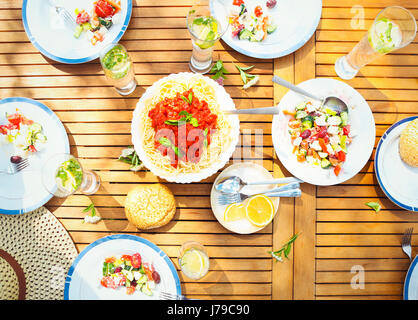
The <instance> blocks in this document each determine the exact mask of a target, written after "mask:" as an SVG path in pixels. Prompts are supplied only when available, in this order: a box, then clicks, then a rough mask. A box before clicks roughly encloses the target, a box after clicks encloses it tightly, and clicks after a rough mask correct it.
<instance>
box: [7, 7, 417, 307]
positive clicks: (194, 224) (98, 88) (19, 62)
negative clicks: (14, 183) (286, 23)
mask: <svg viewBox="0 0 418 320" xmlns="http://www.w3.org/2000/svg"><path fill="white" fill-rule="evenodd" d="M21 4H22V1H21V0H0V31H2V32H0V74H1V76H0V93H1V98H4V97H10V96H24V97H29V98H33V99H36V100H39V101H41V102H43V103H45V104H46V105H47V106H48V107H50V108H51V109H53V110H54V111H55V112H56V114H57V115H58V117H59V118H60V119H61V120H62V122H63V123H64V125H65V127H66V129H67V131H68V135H69V139H70V143H71V152H72V153H73V154H74V155H75V156H77V157H79V158H80V159H81V161H82V163H83V165H84V166H86V167H88V168H90V169H93V170H96V171H97V172H98V173H99V175H100V177H101V179H102V187H101V188H100V190H99V192H98V193H97V194H96V195H94V196H90V197H87V196H83V195H74V196H72V197H70V198H68V199H65V200H60V199H53V200H51V201H50V202H49V203H48V204H47V207H48V208H49V209H50V210H51V211H52V212H53V213H54V214H55V215H56V216H57V217H58V218H59V219H60V221H61V222H62V223H63V225H64V226H65V228H66V229H67V230H68V231H69V233H70V235H71V236H72V238H73V240H74V242H75V243H76V245H77V248H78V249H79V250H82V249H83V248H85V247H86V246H87V245H88V244H89V243H91V242H93V241H94V240H96V239H99V238H101V237H103V236H106V235H109V234H115V233H130V234H136V235H139V236H141V237H144V238H146V239H149V240H151V241H153V242H154V243H156V244H157V245H159V246H160V247H161V248H162V249H163V250H164V251H165V252H166V253H167V254H168V255H169V256H170V257H171V258H172V259H173V262H174V263H175V264H176V266H177V267H178V263H177V259H176V258H177V256H178V249H179V246H180V245H181V244H182V243H183V242H184V241H187V240H197V241H200V242H201V243H203V244H204V245H205V246H206V247H207V249H208V251H209V255H210V257H211V272H210V273H209V274H208V275H207V276H206V277H205V278H204V279H202V280H200V281H197V282H193V281H190V280H187V279H186V278H184V277H183V276H182V274H181V273H179V275H180V277H181V280H182V288H183V291H184V293H185V294H186V295H188V296H190V297H193V298H208V299H216V298H224V299H271V298H273V299H315V298H316V299H329V298H337V299H339V298H342V299H352V298H365V299H373V298H375V299H400V298H402V288H403V281H404V276H405V270H406V269H407V267H408V260H407V259H406V257H405V255H404V254H403V253H402V250H401V247H400V241H401V237H402V233H403V232H404V230H405V229H406V228H407V227H409V226H414V227H415V228H416V230H417V229H418V223H417V222H418V218H416V216H415V215H413V214H409V213H408V212H406V211H403V210H400V209H399V208H397V207H396V206H395V205H393V204H392V203H391V202H390V201H389V200H387V199H386V198H385V197H384V195H383V193H382V191H381V190H380V188H379V186H378V185H377V182H376V179H375V177H374V173H373V157H374V155H373V156H372V158H371V159H370V161H369V162H368V164H367V165H366V166H365V167H364V168H363V170H361V172H360V173H359V174H358V175H357V176H355V177H354V178H353V179H351V180H350V181H347V182H346V183H344V184H342V185H339V186H334V187H315V186H311V185H304V187H303V191H304V194H303V196H302V198H301V199H297V200H293V199H292V200H289V199H283V200H282V201H281V206H280V211H279V215H278V216H277V217H276V218H275V220H274V222H273V224H272V225H270V226H268V227H266V228H265V229H264V230H262V231H261V232H258V233H256V234H253V235H247V236H241V235H236V234H232V233H230V232H229V231H227V230H226V229H224V228H223V227H221V225H220V224H219V223H218V222H217V221H216V220H215V218H214V216H213V214H212V212H211V209H210V202H209V193H210V188H211V183H212V182H213V180H214V179H215V177H211V178H209V179H207V180H205V181H202V182H201V183H197V184H193V185H180V184H171V183H167V185H168V186H169V187H170V188H171V190H172V191H173V192H174V194H175V195H176V198H177V200H178V213H177V215H176V217H175V219H174V221H172V222H171V223H170V224H169V225H167V226H166V227H163V228H160V229H158V230H154V231H151V232H138V231H137V230H136V229H135V228H134V227H133V226H132V225H131V224H129V223H128V221H127V220H126V219H125V215H124V210H123V204H124V197H125V195H126V193H127V192H128V191H129V190H130V189H131V188H132V187H133V186H134V185H136V184H138V183H153V182H159V179H158V178H156V177H155V176H154V175H152V174H151V173H149V172H147V171H143V172H139V173H133V172H130V171H129V168H128V165H126V164H124V163H121V162H118V161H117V160H116V159H117V157H118V156H119V154H120V152H121V150H122V149H123V148H125V147H126V146H128V145H130V144H131V137H130V121H131V117H132V110H133V109H134V107H135V104H136V102H137V100H138V98H139V97H140V96H141V94H142V93H143V92H144V90H145V89H146V88H147V87H148V86H150V85H151V84H152V83H153V82H155V81H156V80H158V79H160V78H161V77H163V76H165V75H168V74H170V73H176V72H181V71H188V70H189V69H188V65H187V62H188V59H189V57H190V54H191V43H190V37H189V34H188V32H187V30H186V28H185V18H184V17H185V14H186V12H187V10H188V7H189V6H190V5H191V4H192V0H166V1H153V0H134V9H133V17H132V20H131V23H130V25H129V28H128V31H127V32H126V34H125V36H124V37H123V41H122V43H123V44H124V45H125V46H126V47H127V48H128V50H129V52H130V53H131V55H132V57H133V60H134V62H135V72H136V78H137V80H138V82H139V84H140V86H139V87H138V88H137V90H136V91H135V93H134V94H133V95H131V96H130V97H128V98H121V97H120V96H119V95H118V94H117V93H116V92H115V91H114V89H113V88H112V87H111V86H109V85H108V83H107V82H106V79H105V78H104V76H103V72H102V70H101V68H100V65H99V63H98V62H97V61H93V62H91V63H87V64H83V65H75V66H74V65H63V64H59V63H56V62H54V61H51V60H49V59H47V58H45V57H44V56H42V55H41V54H40V53H39V52H38V51H37V50H36V49H35V48H34V47H33V46H32V44H31V43H30V42H29V41H28V39H27V36H26V34H25V32H24V29H23V25H22V21H21ZM357 4H358V1H355V0H344V1H343V0H324V1H323V14H322V20H321V23H320V25H319V28H318V30H317V32H316V34H315V36H314V37H313V38H312V39H311V40H310V41H309V42H308V43H307V44H306V45H305V46H304V47H303V48H302V49H300V50H299V51H297V52H295V53H294V54H291V55H289V56H287V57H284V58H280V59H275V60H257V59H253V58H249V57H246V56H243V55H241V54H238V53H236V52H234V51H232V50H231V49H230V48H229V47H228V46H227V45H225V44H224V43H222V42H221V43H219V44H218V45H217V46H216V52H215V59H218V58H220V59H222V60H223V61H224V62H225V65H226V68H227V69H228V70H229V71H230V73H231V74H230V75H229V76H228V79H227V80H226V81H225V88H226V90H227V91H228V92H229V93H230V94H231V96H232V97H233V98H234V101H235V103H236V105H237V107H238V108H243V107H248V106H253V107H265V106H270V105H272V104H273V103H277V102H278V101H279V100H280V98H281V97H282V96H283V95H284V94H285V93H286V90H283V89H282V88H279V87H276V86H274V87H273V85H272V82H271V77H272V75H273V74H277V75H279V76H281V77H284V78H286V79H288V80H290V81H292V82H294V83H299V82H302V81H304V80H307V79H311V78H315V77H332V78H335V77H336V75H335V72H334V67H333V64H334V62H335V60H336V59H337V57H339V56H341V55H342V54H345V53H346V52H348V51H349V50H350V49H351V48H352V47H353V46H354V44H355V43H356V42H357V41H358V40H359V39H360V37H361V36H362V35H363V34H364V32H365V30H366V29H367V28H368V26H369V25H370V24H371V22H372V19H373V18H374V17H375V16H376V15H377V13H378V12H379V10H380V9H382V8H383V7H386V6H389V5H395V4H398V5H402V6H404V7H406V8H409V9H411V11H412V12H413V14H414V15H415V16H416V17H417V16H418V3H417V1H416V0H402V1H401V0H391V1H389V0H368V1H364V2H363V5H364V7H365V9H364V17H365V19H366V20H365V25H364V26H360V29H359V30H354V29H352V24H351V18H352V17H353V16H355V15H356V13H357V12H355V11H352V6H354V5H357ZM354 27H356V25H354ZM233 62H235V63H239V64H241V65H255V68H254V69H253V71H252V73H254V74H260V75H261V80H260V83H259V85H258V86H256V87H254V88H251V89H250V90H248V91H242V90H241V88H240V87H241V86H242V83H241V79H240V76H239V74H238V73H237V70H236V69H235V67H234V66H233V64H232V63H233ZM417 65H418V43H417V41H416V40H415V42H414V43H413V44H411V45H410V46H408V47H406V48H404V49H402V50H399V51H397V52H396V53H395V54H390V55H387V56H385V57H383V58H381V59H378V60H377V61H375V62H374V63H372V64H370V65H369V66H367V67H365V68H363V69H362V71H361V73H360V74H359V76H358V77H356V78H355V79H354V80H352V81H348V83H349V84H350V85H352V86H353V87H355V88H356V89H358V90H359V92H360V93H361V94H362V95H363V96H364V97H365V98H366V99H367V101H368V102H369V104H370V107H371V108H372V110H373V112H374V117H375V121H376V129H377V138H376V142H377V141H378V139H379V137H380V136H381V135H382V134H383V132H384V131H385V130H386V129H387V128H388V127H389V126H390V125H391V124H392V123H394V122H396V121H397V120H399V119H402V118H404V117H407V116H411V115H413V114H417V112H418V104H417V101H418V82H417V79H416V78H417V76H418V67H417ZM270 127H271V117H270V116H251V117H250V116H242V117H241V132H242V133H241V140H242V144H241V146H239V147H238V148H237V150H236V153H235V156H236V157H241V158H242V159H244V160H246V161H254V162H256V163H259V164H262V165H263V166H264V167H265V168H267V169H268V170H269V171H271V172H273V173H274V175H275V176H283V175H289V174H288V173H287V172H286V171H285V170H284V169H283V167H282V166H281V164H280V162H279V161H278V160H276V159H275V155H274V150H273V147H272V138H271V135H270V133H271V128H270ZM251 146H252V147H251ZM261 146H262V147H263V148H262V149H261V148H260V147H261ZM162 182H163V183H165V182H164V181H162ZM367 201H379V202H380V203H381V204H382V207H383V210H382V211H381V212H380V213H379V214H375V213H374V211H372V210H370V209H368V208H367V207H366V206H365V205H364V203H365V202H367ZM91 202H93V203H94V204H95V206H96V207H97V208H98V214H99V215H101V216H102V217H103V221H101V222H99V223H98V224H95V225H92V224H83V223H82V222H83V217H84V215H85V214H84V213H82V210H83V209H84V208H85V207H86V206H87V205H89V204H90V203H91ZM296 232H302V234H301V236H300V237H299V239H298V240H297V241H296V242H295V246H294V249H293V250H292V253H291V255H290V260H288V261H285V262H284V263H275V262H274V261H273V260H272V259H271V258H270V257H269V255H268V254H267V251H268V250H271V249H272V248H274V249H278V248H279V247H280V246H281V245H282V244H283V243H284V242H285V241H286V240H288V239H289V238H290V237H291V236H292V235H293V234H294V233H296ZM413 244H414V245H415V246H416V244H417V240H416V237H415V239H414V240H413ZM354 265H361V266H363V267H364V269H365V270H366V274H365V282H366V284H365V288H364V289H363V290H361V289H357V290H354V289H352V288H351V286H350V281H351V278H352V277H353V275H354V274H352V273H351V272H350V270H351V268H352V266H354Z"/></svg>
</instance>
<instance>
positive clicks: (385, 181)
mask: <svg viewBox="0 0 418 320" xmlns="http://www.w3.org/2000/svg"><path fill="white" fill-rule="evenodd" d="M416 118H418V117H417V116H414V117H409V118H405V119H403V120H401V121H398V122H396V123H395V124H394V125H392V126H391V127H390V128H389V129H387V130H386V132H385V133H384V134H383V136H382V138H381V139H380V140H379V143H378V145H377V148H376V156H375V162H374V168H375V172H376V177H377V181H378V182H379V185H380V187H381V188H382V190H383V192H384V193H385V194H386V196H387V197H388V198H389V199H390V200H391V201H392V202H393V203H395V204H396V205H398V206H399V207H401V208H403V209H406V210H409V211H415V212H418V196H417V190H418V168H414V167H411V166H409V165H407V164H406V163H405V162H404V161H403V160H402V159H401V156H400V154H399V138H400V135H401V133H402V130H403V129H404V128H405V127H406V126H407V125H408V123H409V122H410V121H412V120H414V119H416Z"/></svg>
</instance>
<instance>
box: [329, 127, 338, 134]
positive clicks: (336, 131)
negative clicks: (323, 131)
mask: <svg viewBox="0 0 418 320" xmlns="http://www.w3.org/2000/svg"><path fill="white" fill-rule="evenodd" d="M327 132H328V133H329V134H335V135H336V134H338V132H339V128H338V127H337V126H329V127H328V129H327Z"/></svg>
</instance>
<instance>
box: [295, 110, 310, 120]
mask: <svg viewBox="0 0 418 320" xmlns="http://www.w3.org/2000/svg"><path fill="white" fill-rule="evenodd" d="M307 115H308V114H307V113H306V112H305V111H303V110H298V111H296V119H302V118H305V117H306V116H307Z"/></svg>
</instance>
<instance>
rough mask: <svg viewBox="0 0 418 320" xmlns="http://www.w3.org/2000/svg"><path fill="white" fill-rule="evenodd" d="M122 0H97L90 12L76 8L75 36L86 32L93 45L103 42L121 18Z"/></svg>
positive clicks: (78, 36) (77, 36)
mask: <svg viewBox="0 0 418 320" xmlns="http://www.w3.org/2000/svg"><path fill="white" fill-rule="evenodd" d="M120 11H121V4H120V0H97V1H95V2H94V3H93V8H92V10H90V11H89V12H88V11H86V10H85V9H79V8H77V9H75V15H76V23H77V27H76V29H75V31H74V37H75V38H77V39H78V38H80V36H81V35H82V34H83V33H85V34H86V35H87V38H88V39H90V42H91V44H92V45H96V44H97V43H98V42H102V41H103V40H104V39H105V36H106V34H107V32H108V30H109V29H110V28H111V27H112V26H113V25H114V24H119V23H120V20H121V13H120Z"/></svg>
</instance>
